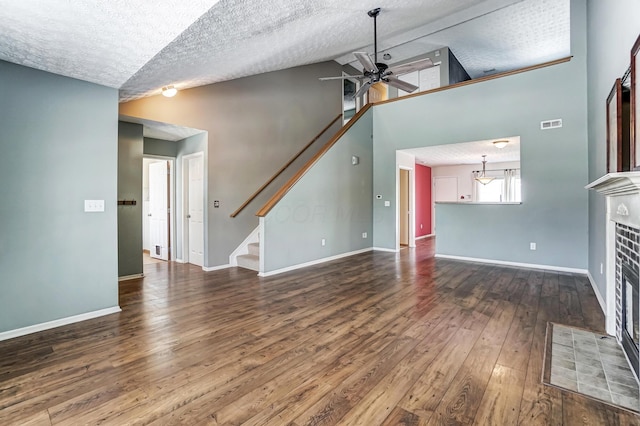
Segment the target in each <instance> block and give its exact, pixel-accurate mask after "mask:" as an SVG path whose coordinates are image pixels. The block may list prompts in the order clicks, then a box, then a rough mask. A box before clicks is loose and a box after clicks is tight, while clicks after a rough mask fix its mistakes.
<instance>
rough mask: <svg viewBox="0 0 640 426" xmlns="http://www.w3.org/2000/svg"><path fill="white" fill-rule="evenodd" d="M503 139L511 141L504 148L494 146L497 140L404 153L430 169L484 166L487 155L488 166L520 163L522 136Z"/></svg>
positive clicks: (415, 149) (440, 146) (431, 147)
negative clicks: (472, 165)
mask: <svg viewBox="0 0 640 426" xmlns="http://www.w3.org/2000/svg"><path fill="white" fill-rule="evenodd" d="M502 139H504V140H508V141H509V143H508V144H507V146H505V147H504V148H496V147H495V146H493V142H494V141H495V140H497V139H491V140H486V141H475V142H464V143H454V144H449V145H436V146H428V147H424V148H414V149H405V150H402V152H406V153H409V154H412V155H415V157H416V162H418V163H420V164H425V165H427V166H430V167H437V166H453V165H458V164H482V156H483V155H485V154H486V156H487V164H491V163H502V162H506V161H520V136H513V137H509V138H500V140H502Z"/></svg>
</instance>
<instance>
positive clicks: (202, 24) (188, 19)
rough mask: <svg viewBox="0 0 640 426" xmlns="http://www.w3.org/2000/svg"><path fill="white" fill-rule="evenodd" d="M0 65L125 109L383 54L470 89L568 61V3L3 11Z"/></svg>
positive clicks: (333, 2)
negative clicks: (437, 61) (358, 55)
mask: <svg viewBox="0 0 640 426" xmlns="http://www.w3.org/2000/svg"><path fill="white" fill-rule="evenodd" d="M0 5H1V7H0V22H2V25H0V59H2V60H6V61H9V62H14V63H17V64H21V65H26V66H29V67H33V68H37V69H41V70H45V71H50V72H53V73H57V74H61V75H65V76H69V77H73V78H78V79H81V80H86V81H90V82H94V83H98V84H102V85H105V86H109V87H114V88H118V89H120V98H121V100H122V101H126V100H131V99H136V98H140V97H144V96H150V95H156V94H158V93H159V92H160V88H161V87H162V86H165V85H169V84H174V85H175V86H176V87H178V88H180V89H183V88H188V87H195V86H200V85H204V84H210V83H215V82H219V81H225V80H230V79H234V78H238V77H243V76H248V75H255V74H259V73H264V72H268V71H274V70H279V69H284V68H290V67H294V66H299V65H304V64H310V63H316V62H321V61H326V60H332V59H335V60H337V61H338V62H339V63H341V64H344V63H347V62H349V61H352V60H353V56H352V55H351V52H353V51H355V50H368V51H370V52H372V50H373V49H372V47H371V46H370V44H372V40H373V28H372V26H373V22H372V19H371V18H369V17H368V16H367V14H366V12H367V11H368V10H370V9H372V8H374V7H381V8H382V12H381V14H380V16H379V18H378V38H379V50H380V51H382V50H384V51H389V52H390V53H391V54H392V56H393V59H392V60H391V61H390V62H391V63H393V62H396V61H401V60H404V59H407V58H409V57H412V56H416V55H419V54H422V53H426V52H428V51H431V50H434V49H437V48H440V47H443V46H449V47H450V48H451V50H452V51H453V52H454V54H455V55H456V56H457V57H458V59H459V60H460V62H461V63H462V64H463V66H464V67H465V68H466V69H467V71H468V72H469V73H470V75H471V76H472V77H477V76H480V75H483V74H484V73H483V71H484V70H487V69H495V70H496V71H492V72H499V71H505V70H509V69H516V68H521V67H523V66H527V65H532V64H535V63H540V62H544V61H547V60H551V59H557V58H560V57H565V56H569V54H570V49H569V0H456V1H450V0H385V1H380V0H347V1H345V0H318V1H314V2H310V1H307V0H265V1H259V0H220V1H218V0H190V1H179V0H154V1H151V0H137V1H135V0H109V1H104V0H83V1H69V0H46V1H45V0H2V2H1V3H0Z"/></svg>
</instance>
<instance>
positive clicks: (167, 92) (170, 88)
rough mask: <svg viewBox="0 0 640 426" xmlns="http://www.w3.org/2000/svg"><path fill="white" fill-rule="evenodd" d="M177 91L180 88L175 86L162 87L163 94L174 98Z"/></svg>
mask: <svg viewBox="0 0 640 426" xmlns="http://www.w3.org/2000/svg"><path fill="white" fill-rule="evenodd" d="M176 93H178V89H176V88H175V87H173V86H165V87H163V88H162V96H164V97H167V98H173V97H174V96H175V95H176Z"/></svg>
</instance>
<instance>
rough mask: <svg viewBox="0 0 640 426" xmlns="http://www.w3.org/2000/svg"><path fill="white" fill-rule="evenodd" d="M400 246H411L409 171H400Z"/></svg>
mask: <svg viewBox="0 0 640 426" xmlns="http://www.w3.org/2000/svg"><path fill="white" fill-rule="evenodd" d="M398 217H399V218H400V244H401V245H405V246H406V245H409V170H403V169H400V212H399V216H398Z"/></svg>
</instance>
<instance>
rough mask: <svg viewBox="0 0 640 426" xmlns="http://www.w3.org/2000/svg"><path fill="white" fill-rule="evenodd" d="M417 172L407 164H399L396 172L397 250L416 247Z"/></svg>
mask: <svg viewBox="0 0 640 426" xmlns="http://www.w3.org/2000/svg"><path fill="white" fill-rule="evenodd" d="M414 188H415V174H414V170H413V169H412V168H409V167H408V166H407V165H405V166H402V165H398V169H397V174H396V191H397V192H396V193H397V198H396V206H397V216H396V217H397V220H396V250H400V248H402V247H415V246H416V242H415V215H414V210H415V189H414Z"/></svg>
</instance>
